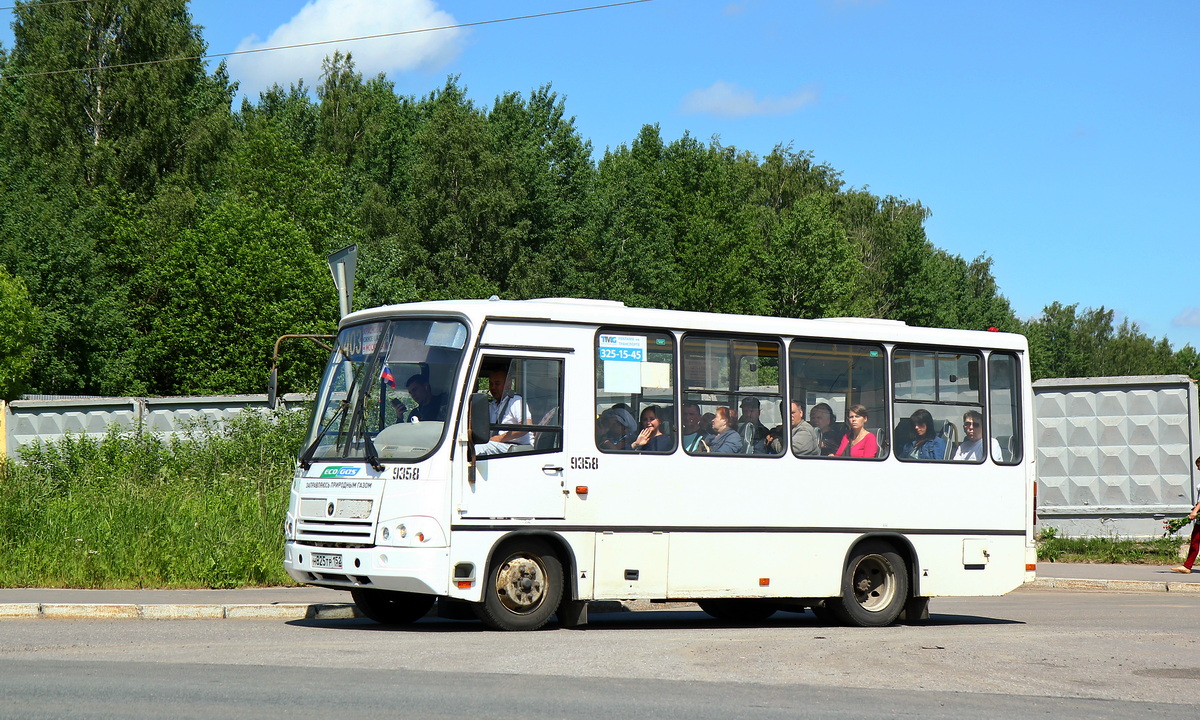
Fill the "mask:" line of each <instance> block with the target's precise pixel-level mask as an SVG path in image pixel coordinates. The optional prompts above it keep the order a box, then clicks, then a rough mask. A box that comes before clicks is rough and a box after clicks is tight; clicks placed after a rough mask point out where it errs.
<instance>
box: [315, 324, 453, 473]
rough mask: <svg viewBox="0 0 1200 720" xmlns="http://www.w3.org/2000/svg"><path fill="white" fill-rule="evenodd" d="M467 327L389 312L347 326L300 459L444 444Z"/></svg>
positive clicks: (404, 453) (424, 450)
mask: <svg viewBox="0 0 1200 720" xmlns="http://www.w3.org/2000/svg"><path fill="white" fill-rule="evenodd" d="M466 341H467V327H466V325H464V324H463V323H462V322H460V321H458V320H384V321H377V322H372V323H365V324H362V325H354V326H351V327H347V328H344V329H343V330H342V331H341V333H339V334H338V339H337V346H336V347H335V348H334V350H333V354H332V355H330V358H329V365H328V366H327V367H326V368H325V374H324V376H323V377H322V379H321V388H320V391H319V393H318V396H317V402H316V405H315V407H314V410H313V417H312V423H311V425H310V426H309V431H308V436H307V438H306V439H305V441H304V445H303V450H302V452H301V455H300V462H301V464H302V465H305V466H307V465H308V464H310V463H312V462H313V461H320V460H367V461H369V462H372V464H374V463H375V462H376V461H378V460H417V459H421V458H424V457H426V456H428V455H429V454H431V453H432V452H433V451H434V450H436V449H437V447H438V446H439V445H440V444H441V441H442V437H443V436H444V435H445V429H446V427H447V425H448V424H449V423H448V420H449V411H450V399H451V397H452V395H453V393H452V392H451V387H452V385H453V383H454V379H455V377H457V375H458V370H459V366H460V365H461V363H462V357H463V348H464V347H465V346H466Z"/></svg>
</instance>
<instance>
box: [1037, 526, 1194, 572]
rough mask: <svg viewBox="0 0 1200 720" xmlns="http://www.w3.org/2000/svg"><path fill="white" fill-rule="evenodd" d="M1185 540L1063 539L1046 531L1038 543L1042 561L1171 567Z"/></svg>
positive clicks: (1175, 536)
mask: <svg viewBox="0 0 1200 720" xmlns="http://www.w3.org/2000/svg"><path fill="white" fill-rule="evenodd" d="M1181 541H1182V540H1181V538H1180V537H1179V536H1177V535H1169V536H1166V537H1158V538H1145V539H1134V538H1122V537H1118V536H1116V535H1112V536H1109V537H1078V538H1072V537H1060V536H1059V534H1058V532H1057V531H1056V530H1055V529H1054V528H1045V529H1044V530H1043V531H1042V535H1041V537H1040V538H1039V540H1038V544H1037V555H1038V560H1044V561H1050V562H1083V563H1121V564H1143V565H1167V564H1173V563H1178V562H1179V543H1180V542H1181Z"/></svg>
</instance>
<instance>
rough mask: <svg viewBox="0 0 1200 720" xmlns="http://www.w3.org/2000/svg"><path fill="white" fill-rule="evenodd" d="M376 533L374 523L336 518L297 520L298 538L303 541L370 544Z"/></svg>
mask: <svg viewBox="0 0 1200 720" xmlns="http://www.w3.org/2000/svg"><path fill="white" fill-rule="evenodd" d="M374 536H375V533H374V529H373V526H372V523H371V522H370V521H369V520H368V521H366V522H347V521H335V520H307V519H304V518H301V519H299V520H297V521H296V539H297V540H299V541H301V542H305V541H307V542H334V543H349V544H354V545H370V544H371V540H372V539H373V538H374Z"/></svg>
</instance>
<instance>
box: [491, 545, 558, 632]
mask: <svg viewBox="0 0 1200 720" xmlns="http://www.w3.org/2000/svg"><path fill="white" fill-rule="evenodd" d="M562 596H563V570H562V563H561V562H560V561H559V559H558V557H557V556H556V555H555V554H554V552H553V551H552V550H551V549H550V547H549V546H548V545H546V543H544V542H542V541H540V540H521V541H517V542H513V543H510V544H508V545H505V546H504V547H503V548H501V549H500V551H499V552H498V553H496V559H495V560H493V562H492V566H491V569H490V570H489V571H488V575H487V583H486V584H485V585H484V588H483V602H482V603H481V604H479V605H476V606H475V614H476V615H478V616H479V619H480V620H482V621H483V622H484V624H485V625H487V626H488V627H491V628H494V629H496V630H537V629H538V628H540V627H541V626H543V625H545V624H546V623H547V622H548V621H549V620H550V617H551V616H552V615H554V612H555V610H557V609H558V604H559V602H560V601H561V600H562Z"/></svg>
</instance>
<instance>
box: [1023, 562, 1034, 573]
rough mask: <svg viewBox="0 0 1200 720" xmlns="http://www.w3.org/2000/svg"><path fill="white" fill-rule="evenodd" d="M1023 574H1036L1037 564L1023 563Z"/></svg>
mask: <svg viewBox="0 0 1200 720" xmlns="http://www.w3.org/2000/svg"><path fill="white" fill-rule="evenodd" d="M1025 572H1037V563H1025Z"/></svg>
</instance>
